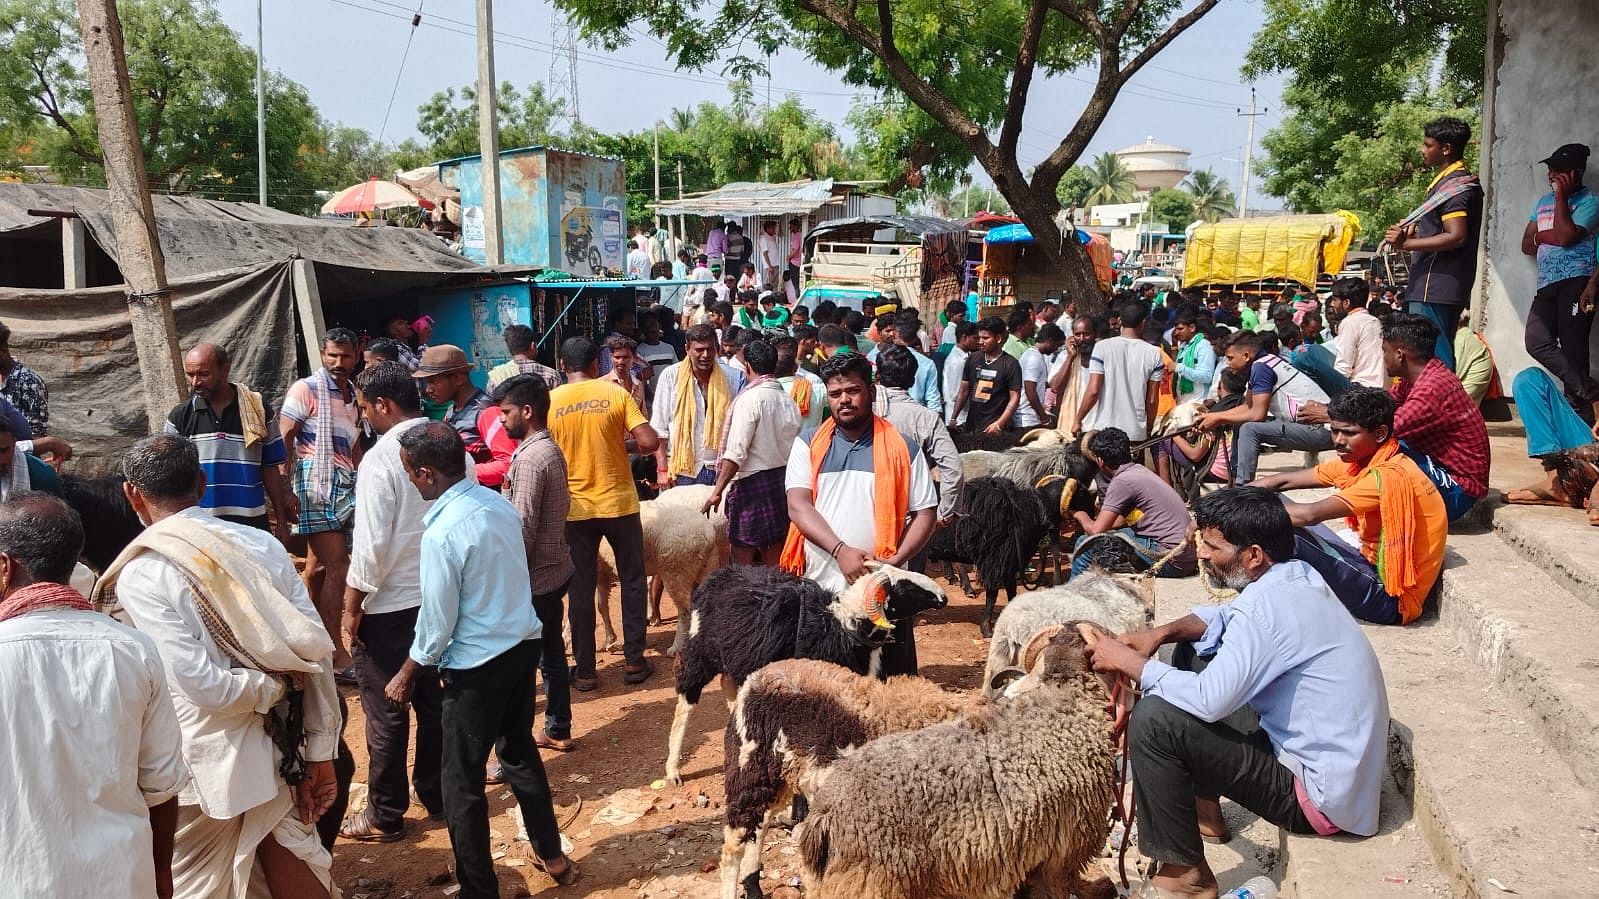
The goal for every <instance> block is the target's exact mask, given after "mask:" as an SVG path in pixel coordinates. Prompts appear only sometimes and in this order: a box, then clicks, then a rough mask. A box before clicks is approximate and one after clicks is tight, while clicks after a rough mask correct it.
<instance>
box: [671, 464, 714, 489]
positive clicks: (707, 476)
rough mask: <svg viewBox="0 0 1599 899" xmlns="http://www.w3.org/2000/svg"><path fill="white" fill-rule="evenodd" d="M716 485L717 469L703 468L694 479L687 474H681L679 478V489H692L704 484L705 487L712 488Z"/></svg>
mask: <svg viewBox="0 0 1599 899" xmlns="http://www.w3.org/2000/svg"><path fill="white" fill-rule="evenodd" d="M715 483H716V469H714V468H701V469H700V470H699V472H698V473H697V474H695V475H694V477H692V478H691V477H689V476H688V475H686V474H680V475H678V476H677V486H679V487H692V486H693V485H695V484H704V485H705V486H707V487H710V486H712V485H714V484H715Z"/></svg>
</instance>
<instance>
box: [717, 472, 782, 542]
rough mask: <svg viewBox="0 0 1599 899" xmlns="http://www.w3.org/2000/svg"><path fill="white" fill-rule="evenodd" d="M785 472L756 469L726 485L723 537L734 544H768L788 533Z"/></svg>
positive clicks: (780, 540)
mask: <svg viewBox="0 0 1599 899" xmlns="http://www.w3.org/2000/svg"><path fill="white" fill-rule="evenodd" d="M786 473H787V471H786V469H782V468H771V469H767V470H766V471H757V472H756V473H754V474H752V475H750V476H749V477H747V478H742V479H740V480H737V481H734V482H733V486H731V487H729V488H728V491H727V539H728V541H729V542H731V543H732V544H733V545H734V546H744V547H752V548H760V547H763V546H771V545H773V544H775V543H780V542H782V540H783V538H784V537H786V536H787V535H788V492H787V491H786V490H784V489H783V479H784V475H785V474H786Z"/></svg>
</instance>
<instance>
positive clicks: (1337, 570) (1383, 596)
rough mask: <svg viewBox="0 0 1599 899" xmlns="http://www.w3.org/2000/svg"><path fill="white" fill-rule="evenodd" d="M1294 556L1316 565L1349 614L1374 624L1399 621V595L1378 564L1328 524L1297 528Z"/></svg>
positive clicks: (1396, 622) (1295, 530)
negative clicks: (1392, 591)
mask: <svg viewBox="0 0 1599 899" xmlns="http://www.w3.org/2000/svg"><path fill="white" fill-rule="evenodd" d="M1294 558H1295V559H1298V560H1299V561H1301V562H1304V563H1305V564H1307V565H1309V566H1310V567H1311V568H1314V569H1316V573H1317V574H1320V575H1321V579H1322V580H1324V581H1326V582H1327V586H1328V587H1329V588H1331V589H1332V592H1333V595H1334V596H1337V597H1338V601H1339V602H1341V603H1343V604H1344V608H1346V609H1348V610H1349V614H1351V615H1353V616H1355V617H1356V618H1359V619H1360V620H1361V621H1370V622H1371V623H1372V624H1398V623H1399V597H1397V596H1392V595H1390V594H1389V593H1388V590H1387V589H1386V588H1385V587H1383V585H1382V579H1381V578H1379V577H1377V568H1376V566H1374V565H1372V564H1371V563H1370V562H1368V561H1366V557H1365V556H1363V555H1361V554H1360V550H1358V549H1355V548H1354V547H1352V546H1350V545H1349V544H1347V543H1345V542H1344V541H1342V540H1340V539H1338V535H1337V534H1334V533H1333V532H1332V530H1331V529H1330V528H1328V527H1327V526H1326V525H1324V524H1316V525H1311V526H1310V527H1308V528H1295V529H1294Z"/></svg>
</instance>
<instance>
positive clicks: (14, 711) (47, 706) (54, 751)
mask: <svg viewBox="0 0 1599 899" xmlns="http://www.w3.org/2000/svg"><path fill="white" fill-rule="evenodd" d="M0 721H3V722H5V726H4V727H3V728H0V766H3V767H4V770H5V772H6V783H8V784H10V786H9V787H7V788H6V789H4V790H0V876H3V877H4V881H3V885H0V894H4V895H7V896H154V895H155V866H154V863H153V860H152V857H151V836H150V809H151V808H153V807H155V806H157V805H160V804H162V803H164V802H166V801H167V800H169V799H171V798H172V797H174V796H176V795H178V791H179V790H180V789H182V787H183V785H184V784H185V783H186V782H187V781H188V779H189V772H188V769H187V768H186V767H185V766H184V763H183V754H182V749H183V737H182V734H181V733H180V732H179V730H178V719H177V716H176V715H175V714H174V713H173V711H172V700H171V698H170V697H169V696H168V692H167V681H166V675H165V674H163V673H162V670H161V657H160V656H159V655H157V654H156V648H155V644H154V643H152V642H151V641H150V638H149V637H147V636H145V635H143V634H140V633H139V632H137V631H135V630H133V629H132V628H130V627H126V626H124V625H121V624H118V623H117V622H115V621H112V620H111V619H110V618H108V617H106V616H105V615H101V614H100V613H98V612H86V611H79V610H76V609H45V610H43V611H38V612H32V613H29V614H27V615H22V616H20V617H17V618H13V619H11V620H10V621H5V622H0Z"/></svg>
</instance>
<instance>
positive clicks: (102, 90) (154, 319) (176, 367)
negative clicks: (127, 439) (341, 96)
mask: <svg viewBox="0 0 1599 899" xmlns="http://www.w3.org/2000/svg"><path fill="white" fill-rule="evenodd" d="M78 24H79V27H80V28H82V29H83V52H84V56H85V57H86V58H87V60H88V63H89V88H90V90H91V91H92V92H93V95H94V111H95V118H96V119H97V120H98V123H99V136H100V146H101V148H102V149H103V152H104V154H105V177H106V187H107V188H108V192H109V193H110V195H111V226H112V230H113V232H114V233H115V234H116V238H117V265H118V267H119V268H121V269H122V277H123V280H124V281H125V282H126V283H127V292H128V317H129V319H131V321H132V325H133V346H134V349H135V350H136V351H137V354H138V360H139V377H140V379H141V381H142V382H143V384H144V412H145V417H146V419H147V420H148V422H149V426H150V430H151V431H152V432H155V431H159V430H161V426H162V423H163V422H164V421H165V420H166V414H167V410H169V409H171V408H172V407H174V406H176V405H178V404H179V403H180V402H182V401H183V388H182V387H181V386H180V385H181V384H182V381H183V367H182V365H181V364H180V363H179V361H178V333H177V332H178V328H177V324H176V322H174V321H173V319H172V297H171V296H170V295H169V294H168V292H167V272H166V260H165V259H164V258H163V257H162V255H161V241H160V239H159V238H158V237H157V235H156V224H155V209H154V208H153V207H152V206H151V204H150V185H149V181H148V175H147V174H146V172H145V168H144V149H143V148H142V147H141V146H140V145H139V127H138V122H137V121H135V119H134V116H133V91H132V88H130V87H129V85H128V57H127V51H126V50H125V49H124V48H123V46H122V21H121V20H120V19H119V18H117V4H116V0H78Z"/></svg>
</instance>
